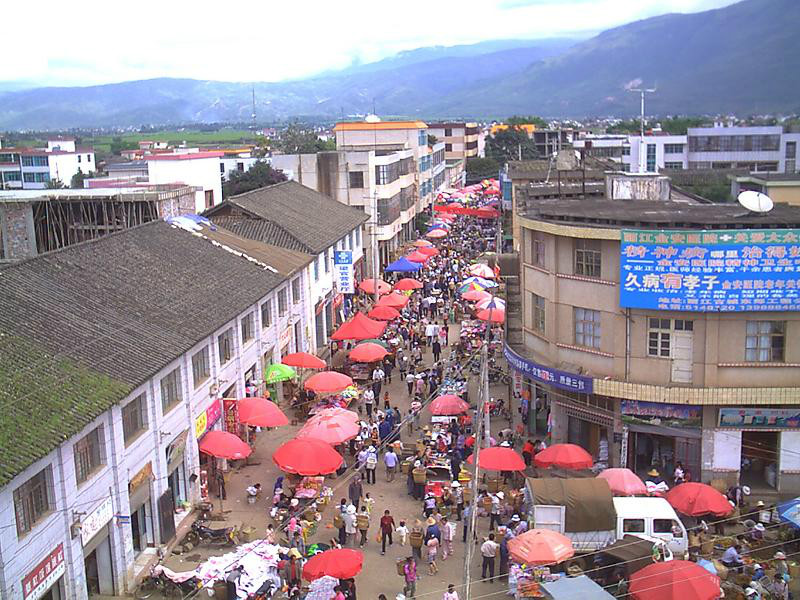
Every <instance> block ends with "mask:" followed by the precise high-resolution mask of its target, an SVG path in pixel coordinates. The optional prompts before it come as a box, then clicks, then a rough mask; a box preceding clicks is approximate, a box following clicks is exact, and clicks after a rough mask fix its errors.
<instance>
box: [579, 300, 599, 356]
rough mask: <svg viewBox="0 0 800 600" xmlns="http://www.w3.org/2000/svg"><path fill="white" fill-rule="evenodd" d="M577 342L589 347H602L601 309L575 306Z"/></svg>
mask: <svg viewBox="0 0 800 600" xmlns="http://www.w3.org/2000/svg"><path fill="white" fill-rule="evenodd" d="M574 311H575V312H574V316H575V343H576V344H577V345H578V346H586V347H587V348H599V347H600V311H597V310H589V309H588V308H578V307H575V308H574Z"/></svg>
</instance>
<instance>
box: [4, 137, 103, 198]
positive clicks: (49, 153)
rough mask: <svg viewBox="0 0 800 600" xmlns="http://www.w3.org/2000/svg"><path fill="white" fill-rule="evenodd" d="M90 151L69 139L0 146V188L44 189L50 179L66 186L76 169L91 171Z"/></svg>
mask: <svg viewBox="0 0 800 600" xmlns="http://www.w3.org/2000/svg"><path fill="white" fill-rule="evenodd" d="M95 168H96V167H95V160H94V150H93V149H91V148H79V147H76V145H75V140H74V139H72V138H56V139H52V140H48V142H47V147H46V148H0V190H3V189H24V190H40V189H45V188H46V187H47V186H48V185H49V184H51V182H55V181H57V182H61V183H62V184H63V185H65V186H69V185H70V182H71V181H72V177H73V176H75V175H76V174H77V173H78V171H81V172H82V173H83V174H85V175H88V174H89V173H92V172H94V170H95Z"/></svg>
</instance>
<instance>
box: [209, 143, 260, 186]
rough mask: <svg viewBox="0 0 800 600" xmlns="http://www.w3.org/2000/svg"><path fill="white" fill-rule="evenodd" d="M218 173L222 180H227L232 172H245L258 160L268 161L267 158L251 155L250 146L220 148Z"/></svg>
mask: <svg viewBox="0 0 800 600" xmlns="http://www.w3.org/2000/svg"><path fill="white" fill-rule="evenodd" d="M219 151H220V152H222V157H221V158H220V160H219V174H220V177H222V181H228V179H230V176H231V175H232V174H233V173H246V172H247V171H249V170H250V168H251V167H252V166H253V165H254V164H256V163H257V162H259V161H264V162H267V163H269V162H270V159H269V158H258V157H257V156H253V152H252V149H251V148H220V149H219Z"/></svg>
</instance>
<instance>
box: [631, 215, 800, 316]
mask: <svg viewBox="0 0 800 600" xmlns="http://www.w3.org/2000/svg"><path fill="white" fill-rule="evenodd" d="M620 252H621V259H620V298H619V303H620V306H624V307H629V308H650V309H660V310H680V311H719V312H723V311H724V312H728V311H776V310H777V311H788V310H800V229H748V230H735V231H734V230H731V231H728V230H719V231H642V230H631V229H626V230H623V231H622V243H621V245H620Z"/></svg>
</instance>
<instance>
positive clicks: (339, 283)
mask: <svg viewBox="0 0 800 600" xmlns="http://www.w3.org/2000/svg"><path fill="white" fill-rule="evenodd" d="M333 273H334V277H335V278H336V289H338V290H339V293H340V294H353V293H355V279H354V277H353V252H352V251H351V250H336V251H335V252H334V253H333Z"/></svg>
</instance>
